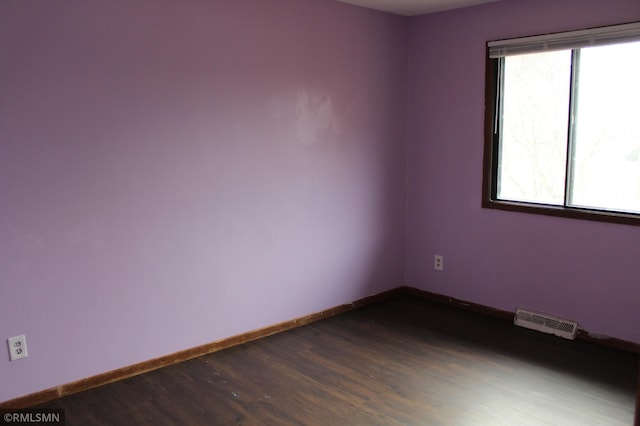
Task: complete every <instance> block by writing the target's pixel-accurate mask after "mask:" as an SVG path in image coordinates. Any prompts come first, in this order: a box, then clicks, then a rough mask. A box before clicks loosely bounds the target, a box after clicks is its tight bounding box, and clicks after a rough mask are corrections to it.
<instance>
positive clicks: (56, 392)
mask: <svg viewBox="0 0 640 426" xmlns="http://www.w3.org/2000/svg"><path fill="white" fill-rule="evenodd" d="M398 296H413V297H420V298H424V299H428V300H431V301H435V302H438V303H442V304H446V305H449V306H453V307H456V308H459V309H463V310H466V311H471V312H475V313H479V314H482V315H485V316H490V317H493V318H498V319H501V320H504V321H511V322H513V315H514V313H513V312H508V311H504V310H501V309H497V308H491V307H489V306H485V305H480V304H477V303H473V302H468V301H465V300H460V299H456V298H453V297H449V296H445V295H442V294H437V293H432V292H429V291H426V290H421V289H417V288H414V287H407V286H403V287H398V288H395V289H393V290H389V291H385V292H383V293H379V294H376V295H374V296H369V297H365V298H363V299H359V300H356V301H354V302H352V303H348V304H344V305H340V306H336V307H333V308H330V309H326V310H324V311H321V312H317V313H314V314H310V315H306V316H303V317H300V318H296V319H293V320H290V321H285V322H282V323H279V324H275V325H271V326H267V327H264V328H260V329H257V330H253V331H250V332H248V333H244V334H240V335H237V336H232V337H229V338H226V339H222V340H218V341H215V342H211V343H206V344H204V345H201V346H196V347H194V348H190V349H186V350H183V351H179V352H176V353H174V354H170V355H166V356H162V357H159V358H155V359H151V360H148V361H144V362H141V363H138V364H133V365H130V366H127V367H123V368H119V369H116V370H112V371H108V372H105V373H102V374H98V375H96V376H92V377H88V378H85V379H81V380H78V381H76V382H71V383H67V384H64V385H60V386H56V387H53V388H49V389H45V390H42V391H39V392H35V393H32V394H29V395H26V396H22V397H18V398H15V399H12V400H9V401H5V402H0V409H20V408H28V407H32V406H35V405H38V404H43V403H45V402H48V401H52V400H54V399H57V398H61V397H64V396H68V395H73V394H76V393H79V392H83V391H86V390H89V389H93V388H97V387H99V386H103V385H106V384H109V383H113V382H116V381H119V380H124V379H127V378H129V377H133V376H137V375H139V374H143V373H146V372H149V371H153V370H157V369H159V368H162V367H167V366H169V365H173V364H177V363H180V362H184V361H187V360H190V359H193V358H197V357H200V356H203V355H207V354H210V353H213V352H217V351H220V350H223V349H227V348H230V347H233V346H237V345H241V344H243V343H247V342H251V341H253V340H257V339H260V338H263V337H267V336H271V335H273V334H277V333H281V332H283V331H287V330H291V329H294V328H296V327H301V326H303V325H306V324H311V323H313V322H316V321H320V320H322V319H325V318H330V317H333V316H336V315H339V314H342V313H345V312H349V311H351V310H354V309H357V308H360V307H362V306H366V305H369V304H372V303H377V302H381V301H384V300H387V299H391V298H394V297H398ZM577 338H579V339H581V340H585V341H588V342H591V343H595V344H599V345H605V346H609V347H612V348H615V349H618V350H624V351H628V352H633V353H637V354H640V344H637V343H633V342H628V341H624V340H621V339H616V338H611V337H607V336H596V335H593V334H590V333H588V332H586V331H584V330H579V331H578V334H577ZM639 381H640V377H639ZM639 392H640V384H639ZM638 405H639V406H640V393H639V396H638ZM639 410H640V408H639ZM639 426H640V425H639Z"/></svg>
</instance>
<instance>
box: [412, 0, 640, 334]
mask: <svg viewBox="0 0 640 426" xmlns="http://www.w3.org/2000/svg"><path fill="white" fill-rule="evenodd" d="M634 20H635V21H637V20H640V2H638V1H637V0H561V1H560V0H505V1H501V2H496V3H492V4H487V5H483V6H477V7H471V8H467V9H459V10H455V11H450V12H443V13H437V14H432V15H424V16H421V17H419V18H416V19H412V20H411V21H410V27H409V88H410V93H409V117H408V148H407V149H408V159H409V162H408V182H409V184H408V185H409V186H408V194H409V195H408V197H409V202H408V219H407V221H408V223H407V229H408V235H407V239H408V248H407V252H408V259H407V284H408V285H411V286H415V287H420V288H424V289H427V290H430V291H433V292H436V293H442V294H446V295H449V296H452V297H456V298H460V299H466V300H469V301H473V302H476V303H480V304H484V305H488V306H492V307H496V308H501V309H505V310H508V311H513V310H515V308H516V307H526V308H529V309H535V310H540V311H542V312H547V313H551V314H555V315H559V316H563V317H566V318H570V319H575V320H577V321H578V322H579V323H580V325H581V327H583V328H584V329H586V330H588V331H591V332H595V333H602V334H605V335H609V336H613V337H617V338H621V339H626V340H630V341H635V342H639V343H640V228H638V227H633V226H627V225H616V224H604V223H596V222H587V221H578V220H570V219H562V218H552V217H542V216H536V215H529V214H523V213H512V212H502V211H497V210H486V209H481V207H480V205H481V192H482V159H483V157H482V156H483V143H484V141H483V120H484V82H485V69H484V67H485V43H486V42H487V41H488V40H495V39H500V38H509V37H520V36H527V35H534V34H541V33H548V32H556V31H565V30H575V29H582V28H586V27H593V26H601V25H608V24H617V23H625V22H631V21H634ZM434 254H442V255H444V266H445V270H444V271H443V272H437V271H434V270H433V256H434Z"/></svg>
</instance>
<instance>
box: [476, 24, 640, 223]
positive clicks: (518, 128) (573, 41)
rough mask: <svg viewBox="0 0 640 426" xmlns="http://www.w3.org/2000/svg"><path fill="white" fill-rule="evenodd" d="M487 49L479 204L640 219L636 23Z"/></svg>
mask: <svg viewBox="0 0 640 426" xmlns="http://www.w3.org/2000/svg"><path fill="white" fill-rule="evenodd" d="M487 52H488V56H487V91H486V96H487V100H486V101H487V102H486V104H487V108H486V142H485V166H484V194H483V206H484V207H489V208H499V209H505V210H516V211H524V212H530V213H541V214H550V215H556V216H568V217H575V218H583V219H592V220H603V221H612V222H622V223H628V224H635V225H640V23H634V24H624V25H617V26H613V27H604V28H596V29H590V30H583V31H574V32H569V33H561V34H550V35H543V36H533V37H525V38H520V39H513V40H501V41H495V42H489V43H488V49H487Z"/></svg>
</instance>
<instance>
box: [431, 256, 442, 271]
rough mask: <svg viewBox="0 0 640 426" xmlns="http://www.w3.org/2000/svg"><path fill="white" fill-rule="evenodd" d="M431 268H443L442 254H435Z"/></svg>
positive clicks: (439, 269)
mask: <svg viewBox="0 0 640 426" xmlns="http://www.w3.org/2000/svg"><path fill="white" fill-rule="evenodd" d="M433 269H435V270H436V271H443V270H444V256H442V255H439V254H436V257H435V259H434V261H433Z"/></svg>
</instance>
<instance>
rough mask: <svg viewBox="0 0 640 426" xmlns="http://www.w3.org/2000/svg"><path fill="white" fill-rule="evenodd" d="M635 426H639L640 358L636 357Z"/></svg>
mask: <svg viewBox="0 0 640 426" xmlns="http://www.w3.org/2000/svg"><path fill="white" fill-rule="evenodd" d="M634 424H635V425H636V426H640V356H638V386H636V421H635V422H634Z"/></svg>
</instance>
